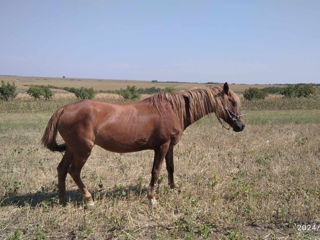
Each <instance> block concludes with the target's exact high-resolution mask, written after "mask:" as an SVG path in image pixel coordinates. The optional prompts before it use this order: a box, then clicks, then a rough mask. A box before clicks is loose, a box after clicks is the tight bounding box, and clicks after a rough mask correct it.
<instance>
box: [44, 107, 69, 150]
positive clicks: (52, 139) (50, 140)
mask: <svg viewBox="0 0 320 240" xmlns="http://www.w3.org/2000/svg"><path fill="white" fill-rule="evenodd" d="M62 113H63V108H59V109H58V110H57V111H56V112H55V113H54V114H53V115H52V116H51V118H50V120H49V122H48V124H47V127H46V130H45V131H44V134H43V136H42V138H41V142H42V144H43V145H44V146H45V147H46V148H48V149H50V150H51V151H53V152H54V151H59V152H63V151H65V150H66V145H65V144H60V145H58V144H57V141H56V137H57V132H58V129H57V127H58V122H59V119H60V117H61V115H62Z"/></svg>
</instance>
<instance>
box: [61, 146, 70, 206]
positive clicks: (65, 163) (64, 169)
mask: <svg viewBox="0 0 320 240" xmlns="http://www.w3.org/2000/svg"><path fill="white" fill-rule="evenodd" d="M71 159H72V152H70V151H68V150H67V151H66V152H65V154H64V155H63V158H62V160H61V162H60V163H59V165H58V168H57V170H58V188H59V201H60V204H65V203H66V177H67V173H68V168H69V166H70V161H71Z"/></svg>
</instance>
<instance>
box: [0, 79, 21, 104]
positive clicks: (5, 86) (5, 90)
mask: <svg viewBox="0 0 320 240" xmlns="http://www.w3.org/2000/svg"><path fill="white" fill-rule="evenodd" d="M16 90H17V87H16V85H15V84H14V83H12V84H10V83H9V82H7V83H5V82H4V81H1V87H0V99H1V100H5V101H9V100H10V99H12V98H15V97H16V96H17V92H16Z"/></svg>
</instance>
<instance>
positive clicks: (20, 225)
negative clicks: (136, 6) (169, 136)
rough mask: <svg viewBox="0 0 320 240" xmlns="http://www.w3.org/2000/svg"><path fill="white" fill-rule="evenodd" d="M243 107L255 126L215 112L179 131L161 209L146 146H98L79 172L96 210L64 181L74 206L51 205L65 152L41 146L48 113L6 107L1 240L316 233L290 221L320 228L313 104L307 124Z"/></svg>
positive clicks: (318, 121)
mask: <svg viewBox="0 0 320 240" xmlns="http://www.w3.org/2000/svg"><path fill="white" fill-rule="evenodd" d="M247 113H248V115H247V120H248V122H249V123H251V124H248V125H247V127H246V129H245V130H244V131H243V132H241V133H238V134H237V133H234V132H231V131H227V130H225V129H222V128H221V126H220V125H218V123H217V121H216V120H214V117H213V116H211V117H209V118H205V119H203V120H201V121H199V122H196V123H195V124H194V125H192V126H191V127H190V128H188V129H187V130H186V131H185V134H184V136H183V139H182V141H181V142H180V143H179V144H178V145H177V146H176V148H175V166H176V171H175V178H176V181H177V184H178V188H177V189H176V190H171V189H169V188H168V187H167V179H166V178H167V173H166V171H165V167H163V169H162V174H161V177H160V185H159V189H158V199H159V205H158V206H157V208H150V207H149V205H148V201H147V198H146V188H147V186H148V183H149V180H150V171H151V166H152V152H151V151H145V152H137V153H131V154H123V155H120V154H116V153H111V152H107V151H104V150H102V149H100V148H98V147H96V148H94V150H93V153H92V155H91V157H90V158H89V160H88V162H87V164H86V166H85V168H84V170H83V173H82V176H83V177H84V181H85V183H87V185H88V187H89V189H90V190H91V192H93V193H94V198H95V202H96V207H95V208H94V209H92V210H85V209H84V208H83V205H82V202H81V194H80V193H79V192H78V190H77V187H76V186H75V184H74V182H73V181H71V178H70V177H68V178H67V189H68V190H69V193H68V194H69V198H70V203H69V204H68V205H67V206H66V207H61V206H59V205H58V204H57V194H56V191H57V186H56V183H57V173H56V167H57V165H58V163H59V161H60V159H61V155H60V154H59V153H51V152H49V151H48V150H46V149H43V148H42V147H41V146H40V137H41V134H42V131H43V129H44V127H45V125H46V123H47V120H48V118H49V117H50V113H41V112H40V113H32V114H31V113H23V112H17V113H4V112H2V113H1V117H0V145H1V150H2V151H1V153H0V192H1V195H0V203H1V208H0V219H1V220H0V238H2V239H19V238H20V239H112V238H115V239H315V237H316V236H318V234H319V233H320V232H319V231H316V230H311V231H298V229H297V227H296V225H295V224H320V218H319V213H320V203H319V197H320V190H319V183H320V163H319V158H320V139H319V135H320V118H319V114H320V112H319V110H309V111H307V110H305V111H304V112H303V115H304V116H308V117H307V119H309V120H310V119H312V121H311V120H310V121H305V119H306V118H302V119H301V120H300V122H299V124H297V123H295V121H294V119H295V118H298V116H300V115H301V114H299V113H300V111H299V110H297V111H290V112H289V111H288V114H289V115H290V116H291V118H288V119H287V120H286V121H282V120H281V119H282V118H283V117H282V115H283V113H286V112H285V111H278V112H277V111H273V112H272V114H270V112H265V113H264V114H263V112H261V111H253V112H247ZM266 113H269V114H266ZM263 116H265V118H268V116H272V117H271V118H270V121H265V120H264V119H265V118H263ZM259 119H260V120H259ZM290 119H291V120H290ZM317 226H318V225H317Z"/></svg>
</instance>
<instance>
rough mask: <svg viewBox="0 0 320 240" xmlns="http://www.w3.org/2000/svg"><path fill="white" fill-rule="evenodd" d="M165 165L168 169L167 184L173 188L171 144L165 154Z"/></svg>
mask: <svg viewBox="0 0 320 240" xmlns="http://www.w3.org/2000/svg"><path fill="white" fill-rule="evenodd" d="M166 166H167V171H168V184H169V186H170V187H171V188H175V184H174V179H173V172H174V163H173V146H172V145H171V146H170V147H169V150H168V152H167V155H166Z"/></svg>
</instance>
